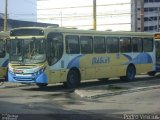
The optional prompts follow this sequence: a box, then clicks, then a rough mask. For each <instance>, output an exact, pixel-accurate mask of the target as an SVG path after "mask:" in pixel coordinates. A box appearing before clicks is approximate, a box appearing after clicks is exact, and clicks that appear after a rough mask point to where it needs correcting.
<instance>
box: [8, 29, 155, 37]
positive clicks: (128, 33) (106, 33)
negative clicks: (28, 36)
mask: <svg viewBox="0 0 160 120" xmlns="http://www.w3.org/2000/svg"><path fill="white" fill-rule="evenodd" d="M22 29H24V30H25V29H26V30H29V29H37V30H43V31H44V32H45V33H49V32H63V33H72V34H98V35H125V36H148V37H149V36H150V37H152V36H153V34H152V33H148V32H131V31H98V30H80V29H75V28H64V27H20V28H15V29H12V30H11V31H14V30H22Z"/></svg>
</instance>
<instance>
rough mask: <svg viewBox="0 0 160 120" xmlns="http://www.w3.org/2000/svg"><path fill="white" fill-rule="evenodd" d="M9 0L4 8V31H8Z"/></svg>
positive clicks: (6, 0)
mask: <svg viewBox="0 0 160 120" xmlns="http://www.w3.org/2000/svg"><path fill="white" fill-rule="evenodd" d="M7 2H8V0H5V8H4V10H5V12H4V24H3V25H4V29H3V30H4V32H6V31H7V6H8V5H7V4H8V3H7Z"/></svg>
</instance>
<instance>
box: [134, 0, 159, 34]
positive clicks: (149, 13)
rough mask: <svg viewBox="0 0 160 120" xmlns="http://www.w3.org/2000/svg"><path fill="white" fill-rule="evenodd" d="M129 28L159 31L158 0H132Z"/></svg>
mask: <svg viewBox="0 0 160 120" xmlns="http://www.w3.org/2000/svg"><path fill="white" fill-rule="evenodd" d="M131 6H132V8H131V9H132V10H131V11H132V12H131V13H132V14H131V23H132V24H131V30H132V31H137V32H139V31H142V32H143V31H146V32H159V31H160V0H132V3H131Z"/></svg>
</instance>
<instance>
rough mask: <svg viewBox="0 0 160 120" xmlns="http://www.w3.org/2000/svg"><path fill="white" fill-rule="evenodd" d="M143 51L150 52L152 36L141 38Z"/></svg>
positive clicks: (151, 49)
mask: <svg viewBox="0 0 160 120" xmlns="http://www.w3.org/2000/svg"><path fill="white" fill-rule="evenodd" d="M143 51H144V52H152V51H153V39H152V38H144V39H143Z"/></svg>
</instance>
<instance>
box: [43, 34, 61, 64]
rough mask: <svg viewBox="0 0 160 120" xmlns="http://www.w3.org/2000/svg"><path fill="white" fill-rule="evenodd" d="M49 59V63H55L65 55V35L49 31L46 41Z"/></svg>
mask: <svg viewBox="0 0 160 120" xmlns="http://www.w3.org/2000/svg"><path fill="white" fill-rule="evenodd" d="M46 53H47V61H48V64H49V65H53V64H55V63H56V62H57V61H58V60H59V59H61V57H62V55H63V35H62V34H61V33H49V34H48V37H47V43H46Z"/></svg>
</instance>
